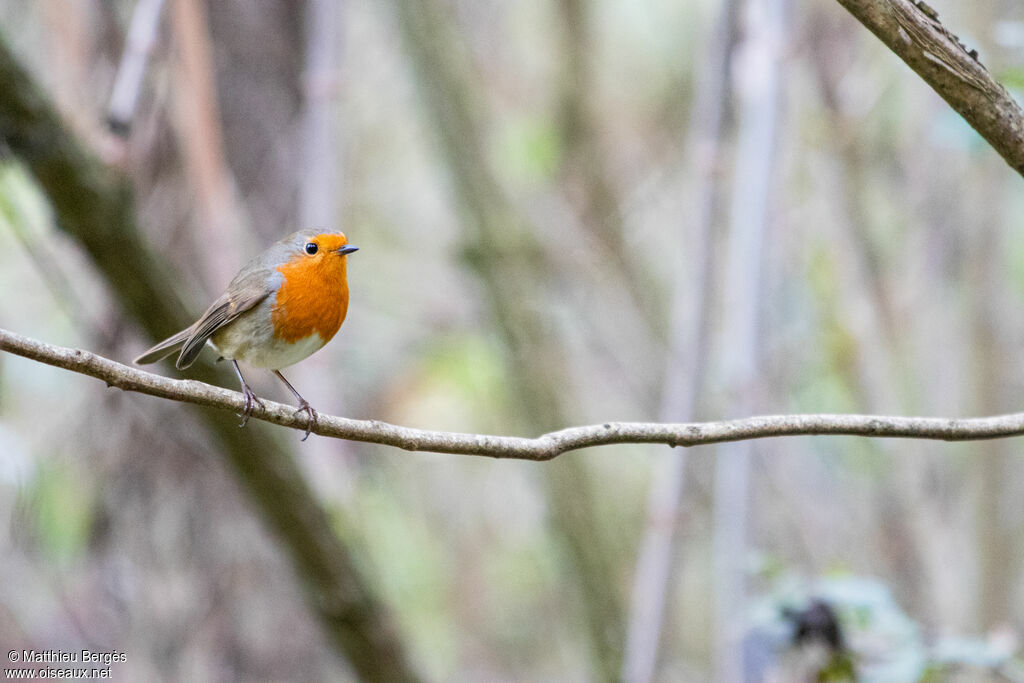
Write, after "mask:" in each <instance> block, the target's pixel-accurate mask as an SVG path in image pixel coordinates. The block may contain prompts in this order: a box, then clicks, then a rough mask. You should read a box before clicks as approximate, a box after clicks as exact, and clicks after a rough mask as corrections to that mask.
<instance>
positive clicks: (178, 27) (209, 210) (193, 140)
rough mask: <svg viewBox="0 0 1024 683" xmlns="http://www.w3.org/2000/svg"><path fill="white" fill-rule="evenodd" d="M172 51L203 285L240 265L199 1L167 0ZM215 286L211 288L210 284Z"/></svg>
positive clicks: (235, 219)
mask: <svg viewBox="0 0 1024 683" xmlns="http://www.w3.org/2000/svg"><path fill="white" fill-rule="evenodd" d="M171 10H172V12H171V24H172V26H173V28H174V38H175V42H176V44H177V50H176V51H175V52H176V54H175V56H176V59H175V69H174V76H175V79H174V80H175V87H176V89H177V91H178V93H179V95H178V96H177V97H175V98H174V104H175V109H176V111H175V114H176V116H175V121H176V127H177V129H178V144H179V145H180V146H181V149H182V159H183V161H184V164H185V168H186V171H187V173H186V176H187V177H188V178H189V179H190V180H191V183H190V185H191V188H190V189H191V190H192V192H193V193H194V195H195V197H196V199H197V204H198V207H199V216H198V220H196V221H194V224H195V226H196V228H197V229H198V230H199V231H200V232H201V235H202V236H201V238H200V240H199V241H200V243H201V244H202V245H203V249H201V250H199V255H201V258H202V259H203V266H204V270H205V273H206V278H207V282H208V283H210V284H212V285H213V286H217V285H220V284H222V283H225V282H228V281H230V280H231V278H232V277H233V276H234V274H235V272H237V270H238V267H239V266H240V265H241V262H240V256H239V250H238V249H237V248H236V246H235V245H237V244H238V243H239V241H240V237H241V235H242V231H241V229H240V220H239V218H238V216H237V211H236V210H235V203H234V194H233V192H232V180H231V172H230V169H229V168H228V166H227V162H226V159H225V152H224V135H223V130H222V128H221V116H220V109H219V107H218V104H217V85H216V82H215V71H216V69H215V68H214V63H213V46H212V45H211V40H210V30H209V21H208V19H207V16H206V4H205V0H171ZM214 283H216V284H214Z"/></svg>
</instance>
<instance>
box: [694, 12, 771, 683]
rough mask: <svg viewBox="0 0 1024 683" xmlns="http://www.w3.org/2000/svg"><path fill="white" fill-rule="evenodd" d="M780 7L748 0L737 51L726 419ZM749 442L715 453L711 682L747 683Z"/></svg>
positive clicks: (748, 294)
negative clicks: (744, 655) (744, 649)
mask: <svg viewBox="0 0 1024 683" xmlns="http://www.w3.org/2000/svg"><path fill="white" fill-rule="evenodd" d="M785 11H786V0H747V2H746V3H745V5H744V11H743V19H742V21H743V23H742V26H743V29H742V34H743V39H742V41H741V42H740V43H739V45H738V46H737V52H736V61H737V68H736V70H735V73H736V84H735V85H736V94H737V100H738V103H739V120H738V123H737V143H736V164H735V175H734V177H733V184H732V201H731V206H730V219H729V243H728V252H727V255H726V258H727V262H726V270H725V291H724V302H723V303H724V311H723V323H722V344H721V354H722V361H721V372H722V380H723V385H724V387H725V389H726V392H727V400H728V401H729V408H730V412H732V413H735V414H737V415H744V414H746V413H747V412H749V411H750V410H752V409H753V408H754V405H755V403H754V400H753V398H754V395H755V392H756V389H757V376H758V366H759V362H760V356H761V353H760V348H761V345H760V334H759V323H760V315H759V312H760V308H761V304H762V301H763V299H762V297H761V292H762V287H761V285H762V278H761V272H762V268H763V265H764V254H765V252H766V249H765V234H766V232H767V223H768V209H769V203H770V199H771V196H772V190H773V180H774V178H775V172H776V170H777V169H776V142H777V140H776V138H777V136H778V135H777V133H778V116H779V106H780V97H781V73H780V72H781V61H782V49H783V47H784V46H785V24H784V18H785ZM752 452H753V449H752V445H751V442H749V441H747V442H738V443H735V444H729V445H726V446H722V447H720V448H719V453H720V456H719V457H718V458H717V459H716V461H715V463H716V467H717V469H716V472H715V504H714V525H715V526H714V528H715V536H714V544H713V549H712V554H713V563H714V577H715V591H714V592H715V595H714V611H715V616H714V671H715V680H718V681H739V680H743V661H742V647H741V643H742V636H743V633H744V630H745V625H746V575H745V570H746V566H745V564H746V558H747V555H748V552H747V507H748V502H749V497H750V486H749V477H750V458H751V455H752Z"/></svg>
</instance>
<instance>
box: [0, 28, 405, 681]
mask: <svg viewBox="0 0 1024 683" xmlns="http://www.w3.org/2000/svg"><path fill="white" fill-rule="evenodd" d="M0 91H2V92H3V93H4V96H3V97H0V139H2V140H3V141H5V142H6V144H7V146H8V147H9V148H10V150H11V152H12V153H13V154H14V155H15V156H16V157H18V158H19V159H21V161H22V162H23V163H24V164H25V166H26V168H27V169H28V170H29V172H30V173H31V174H32V175H33V176H34V177H35V179H36V181H37V182H38V183H39V185H40V186H41V188H42V190H43V191H44V192H45V193H46V195H47V197H48V198H49V200H50V202H51V203H52V205H53V209H54V213H55V216H56V219H57V224H58V225H59V226H60V228H61V229H62V230H63V231H65V232H66V233H68V234H69V235H71V236H72V237H74V238H75V239H77V240H78V241H79V243H80V244H81V245H82V247H83V248H84V249H85V251H86V252H87V253H88V255H89V256H90V257H91V258H92V260H93V262H94V263H95V265H96V267H97V269H98V270H99V271H100V272H101V273H102V274H103V275H104V277H105V278H106V280H107V283H108V285H109V286H110V288H111V292H112V294H113V295H114V296H115V297H116V299H117V301H118V302H119V304H120V306H121V308H122V309H123V310H124V312H125V313H126V314H127V315H128V316H130V317H131V318H132V319H133V320H134V321H135V322H137V323H138V325H139V326H140V327H142V328H143V329H144V330H145V332H146V334H147V335H148V336H149V337H150V338H152V339H159V338H162V337H164V336H166V335H168V334H171V333H172V332H173V331H174V330H176V329H180V328H181V327H184V326H185V325H187V324H188V323H189V321H190V319H191V318H190V316H189V315H188V314H187V307H186V306H185V305H184V304H183V303H182V302H181V301H180V299H178V298H177V297H176V296H175V294H174V292H175V289H176V288H175V286H174V284H173V283H174V280H173V278H171V277H170V276H169V275H168V274H167V272H166V270H165V266H164V263H163V262H162V261H161V260H159V259H157V258H156V256H155V255H154V254H153V252H151V251H150V250H149V249H148V248H147V247H146V245H145V243H144V241H143V238H142V236H141V234H140V232H139V230H138V226H137V225H136V222H135V215H134V209H133V205H132V196H131V191H130V189H129V186H128V183H127V180H126V179H125V178H123V177H122V176H121V175H119V174H118V173H116V172H114V171H113V170H112V169H111V168H110V167H108V166H106V165H104V164H103V163H101V162H100V161H99V160H98V159H97V158H96V157H95V156H94V155H93V154H92V153H91V152H90V151H89V150H88V149H87V148H85V147H84V146H83V145H82V144H81V143H80V141H79V140H78V139H77V138H76V137H75V136H74V135H72V134H71V133H70V132H68V129H67V128H66V127H65V125H64V123H63V121H62V120H61V118H60V117H59V116H58V114H57V112H56V111H55V109H54V107H53V105H52V103H51V102H50V101H49V100H48V98H47V97H46V95H45V94H44V93H43V92H42V90H40V88H39V87H38V86H37V85H36V83H35V81H34V80H33V79H32V78H31V77H30V76H29V74H28V73H27V72H26V71H25V70H24V69H23V68H22V67H21V65H20V64H19V63H18V60H17V59H16V58H15V57H14V55H13V54H12V53H11V51H10V49H9V48H8V46H7V44H6V42H5V41H4V40H2V39H0ZM5 339H6V341H5V348H8V349H11V348H12V347H13V344H14V339H13V338H12V337H11V336H10V335H7V336H5ZM25 341H26V340H22V343H24V342H25ZM51 351H53V349H51ZM76 353H78V354H81V352H74V351H69V350H64V351H63V352H59V353H58V355H61V354H64V355H68V354H70V355H71V357H72V358H73V357H74V356H75V354H76ZM80 357H81V358H86V357H87V356H86V355H80ZM92 358H93V359H94V361H95V359H96V357H92ZM195 374H196V376H198V377H201V378H203V379H205V380H207V381H216V382H230V381H231V379H230V372H228V371H226V370H215V369H214V368H209V367H206V368H197V369H196V373H195ZM198 415H199V417H200V418H201V419H203V420H204V421H205V423H206V426H207V428H208V429H209V431H210V433H211V434H212V435H213V436H214V437H215V439H216V440H217V441H218V442H219V445H220V447H221V448H220V454H221V455H222V456H223V457H224V459H225V461H226V462H227V463H228V464H229V465H230V466H231V467H232V468H233V470H234V473H235V475H236V476H237V478H238V479H239V481H240V483H241V484H242V486H243V488H244V489H245V490H246V491H247V493H248V494H249V496H250V499H251V500H252V502H253V503H254V506H255V509H256V510H257V512H259V513H260V514H261V516H262V517H263V521H264V522H265V523H266V524H267V525H268V526H269V527H270V528H271V529H272V530H273V531H274V532H276V534H277V538H278V539H279V540H280V541H281V544H282V548H283V549H284V550H285V551H286V552H287V554H288V555H289V557H290V559H291V561H292V563H293V565H294V567H295V569H296V572H297V574H298V576H299V578H300V580H301V582H302V584H303V588H304V589H305V596H306V599H307V601H308V603H309V604H310V606H311V608H312V609H313V611H314V612H315V614H316V615H317V616H318V617H319V619H320V621H321V623H322V624H323V626H324V629H325V631H326V634H327V636H328V639H329V641H330V642H331V644H332V645H333V646H334V647H335V648H336V649H338V650H339V651H340V652H342V653H344V655H345V656H346V657H347V658H348V660H349V661H350V662H351V664H352V666H353V668H354V669H355V671H356V672H357V673H358V675H359V676H360V677H362V678H364V679H366V680H374V681H394V680H416V679H417V676H416V674H415V672H414V671H413V670H412V667H411V664H410V663H409V661H408V659H407V658H406V655H405V652H404V645H403V642H402V641H401V640H400V639H399V637H398V634H397V633H396V631H395V628H394V625H393V624H392V623H391V618H390V615H389V613H388V611H387V610H386V609H385V607H384V605H383V604H381V603H380V602H379V600H378V599H377V597H376V595H375V594H374V593H373V592H372V591H371V589H370V586H369V584H368V582H367V581H366V579H365V578H364V577H363V576H362V574H361V573H360V572H359V571H358V568H357V566H356V564H355V560H354V558H353V557H352V556H351V555H350V553H349V550H348V548H347V547H346V546H345V545H343V544H342V542H341V540H340V539H339V538H338V536H337V535H336V534H335V533H334V531H333V529H332V528H331V525H330V522H329V520H328V518H327V515H326V513H325V512H324V510H323V509H322V508H321V507H320V506H319V505H318V504H317V502H316V499H315V497H314V496H313V493H312V491H310V488H309V485H308V484H307V482H306V481H305V479H304V478H303V477H302V474H301V472H300V471H299V469H298V467H297V465H296V463H295V460H294V458H293V456H292V455H291V453H290V452H289V450H288V448H287V447H286V446H284V445H283V444H282V443H281V442H280V440H278V439H276V438H275V437H274V435H272V434H271V435H268V434H261V433H259V432H258V431H255V430H252V431H250V430H240V429H238V428H237V427H236V424H235V422H234V420H231V419H225V418H226V416H224V415H220V414H216V413H213V412H211V411H200V412H199V413H198Z"/></svg>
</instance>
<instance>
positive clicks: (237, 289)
mask: <svg viewBox="0 0 1024 683" xmlns="http://www.w3.org/2000/svg"><path fill="white" fill-rule="evenodd" d="M271 291H272V290H271V289H270V287H269V286H268V285H267V276H266V275H265V274H261V273H257V274H253V275H250V276H248V277H246V278H244V279H242V280H239V281H236V282H232V283H231V286H230V287H228V291H227V292H225V293H224V294H223V295H222V296H221V297H220V298H219V299H217V300H216V301H214V302H213V305H211V306H210V307H209V308H208V309H206V313H204V314H203V317H202V318H200V319H199V320H198V321H197V322H196V324H195V325H193V326H192V327H190V328H189V330H188V331H189V332H191V334H190V335H189V337H188V339H186V340H185V342H184V344H183V345H182V347H181V355H180V356H178V361H177V362H176V363H175V366H177V368H178V369H179V370H184V369H185V368H187V367H188V366H190V365H192V363H194V362H195V360H196V358H198V357H199V353H200V352H201V351H202V350H203V346H204V345H205V344H206V341H207V340H208V339H209V338H210V337H211V336H213V334H214V333H215V332H216V331H217V330H219V329H220V328H222V327H224V326H225V325H227V324H228V323H230V322H231V321H233V320H234V319H235V318H237V317H238V316H240V315H242V314H243V313H245V312H246V311H248V310H249V309H250V308H252V307H253V306H255V305H256V304H258V303H259V302H261V301H263V300H264V299H266V298H267V297H268V296H269V295H270V292H271ZM168 341H169V340H168Z"/></svg>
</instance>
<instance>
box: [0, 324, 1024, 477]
mask: <svg viewBox="0 0 1024 683" xmlns="http://www.w3.org/2000/svg"><path fill="white" fill-rule="evenodd" d="M0 351H7V352H8V353H13V354H15V355H18V356H23V357H25V358H29V359H31V360H35V361H39V362H40V363H46V364H47V365H52V366H54V367H58V368H63V369H65V370H71V371H72V372H77V373H80V374H83V375H88V376H90V377H95V378H96V379H100V380H103V381H104V382H106V383H107V385H108V386H111V387H117V388H119V389H124V390H125V391H135V392H138V393H140V394H148V395H150V396H157V397H159V398H167V399H170V400H172V401H181V402H183V403H193V404H195V405H200V406H206V407H209V408H218V409H221V410H230V411H234V412H241V410H242V407H243V405H244V399H243V397H242V394H240V393H239V392H237V391H231V390H228V389H222V388H220V387H215V386H212V385H209V384H206V383H204V382H198V381H196V380H188V379H168V378H166V377H161V376H160V375H154V374H153V373H150V372H144V371H142V370H138V369H136V368H132V367H128V366H127V365H122V364H121V363H117V362H115V361H112V360H110V359H108V358H103V357H102V356H98V355H96V354H94V353H89V352H88V351H82V350H80V349H69V348H66V347H63V346H54V345H52V344H46V343H44V342H40V341H36V340H34V339H29V338H28V337H24V336H22V335H19V334H15V333H14V332H10V331H8V330H4V329H2V328H0ZM252 417H253V419H257V420H265V421H266V422H270V423H272V424H276V425H280V426H282V427H291V428H292V429H297V430H305V429H306V423H307V420H308V417H307V416H306V414H305V413H301V412H297V411H296V410H295V407H294V406H291V405H286V404H284V403H275V402H274V401H268V400H266V399H263V405H262V406H259V405H257V407H256V409H255V410H254V411H253V413H252ZM243 431H244V430H243ZM311 433H313V434H318V435H320V436H329V437H333V438H337V439H349V440H351V441H363V442H366V443H376V444H381V445H384V446H394V447H396V448H402V449H404V450H407V451H431V452H434V453H452V454H456V455H483V456H488V457H491V458H514V459H519V460H538V461H541V460H551V459H553V458H556V457H558V456H559V455H561V454H562V453H567V452H569V451H575V450H579V449H581V448H590V447H593V446H608V445H612V444H626V443H660V444H665V445H666V446H700V445H703V444H712V443H724V442H727V441H742V440H746V439H763V438H766V437H771V436H815V435H817V436H825V435H833V436H837V435H845V436H873V437H891V438H907V439H932V440H939V441H979V440H982V439H997V438H1003V437H1010V436H1021V435H1024V413H1011V414H1007V415H994V416H991V417H969V418H942V417H898V416H887V415H829V414H819V415H760V416H755V417H747V418H742V419H737V420H720V421H716V422H677V423H672V422H668V423H661V422H605V423H603V424H595V425H586V426H581V427H568V428H566V429H560V430H558V431H554V432H548V433H547V434H542V435H541V436H538V437H535V438H528V437H520V436H494V435H489V434H465V433H460V432H440V431H434V430H429V429H414V428H411V427H402V426H399V425H393V424H388V423H386V422H380V421H378V420H352V419H349V418H344V417H336V416H333V415H324V414H320V415H319V416H318V419H317V424H316V425H314V427H313V429H312V430H311Z"/></svg>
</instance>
